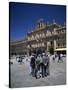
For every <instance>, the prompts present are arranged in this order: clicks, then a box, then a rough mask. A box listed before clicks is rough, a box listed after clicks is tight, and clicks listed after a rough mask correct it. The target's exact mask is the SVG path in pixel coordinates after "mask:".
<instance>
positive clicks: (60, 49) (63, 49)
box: [55, 48, 66, 51]
mask: <svg viewBox="0 0 68 90" xmlns="http://www.w3.org/2000/svg"><path fill="white" fill-rule="evenodd" d="M55 51H66V48H58V49H55Z"/></svg>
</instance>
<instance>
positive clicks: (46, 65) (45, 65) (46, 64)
mask: <svg viewBox="0 0 68 90" xmlns="http://www.w3.org/2000/svg"><path fill="white" fill-rule="evenodd" d="M42 62H43V72H42V73H43V77H44V76H47V74H48V73H47V69H49V59H48V57H47V55H46V54H45V53H43V56H42Z"/></svg>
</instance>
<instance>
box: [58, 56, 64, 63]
mask: <svg viewBox="0 0 68 90" xmlns="http://www.w3.org/2000/svg"><path fill="white" fill-rule="evenodd" d="M59 62H63V60H62V54H58V63H59Z"/></svg>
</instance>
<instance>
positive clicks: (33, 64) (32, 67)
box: [30, 54, 35, 76]
mask: <svg viewBox="0 0 68 90" xmlns="http://www.w3.org/2000/svg"><path fill="white" fill-rule="evenodd" d="M30 66H31V75H32V76H35V56H34V54H32V55H31V59H30Z"/></svg>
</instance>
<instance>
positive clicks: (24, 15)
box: [9, 2, 66, 41]
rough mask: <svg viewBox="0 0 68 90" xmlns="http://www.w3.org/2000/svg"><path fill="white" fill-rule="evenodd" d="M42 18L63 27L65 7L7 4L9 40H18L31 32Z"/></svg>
mask: <svg viewBox="0 0 68 90" xmlns="http://www.w3.org/2000/svg"><path fill="white" fill-rule="evenodd" d="M41 18H43V20H44V22H45V24H46V23H47V22H49V23H53V20H55V22H56V23H57V24H60V25H64V23H65V22H66V6H63V5H48V4H31V3H29V4H28V3H16V2H10V3H9V20H10V21H9V22H10V23H9V25H10V30H9V31H10V40H11V41H15V40H20V39H23V38H24V37H26V36H27V33H28V32H30V31H32V30H33V29H34V28H35V26H36V22H37V21H38V20H39V19H41Z"/></svg>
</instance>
